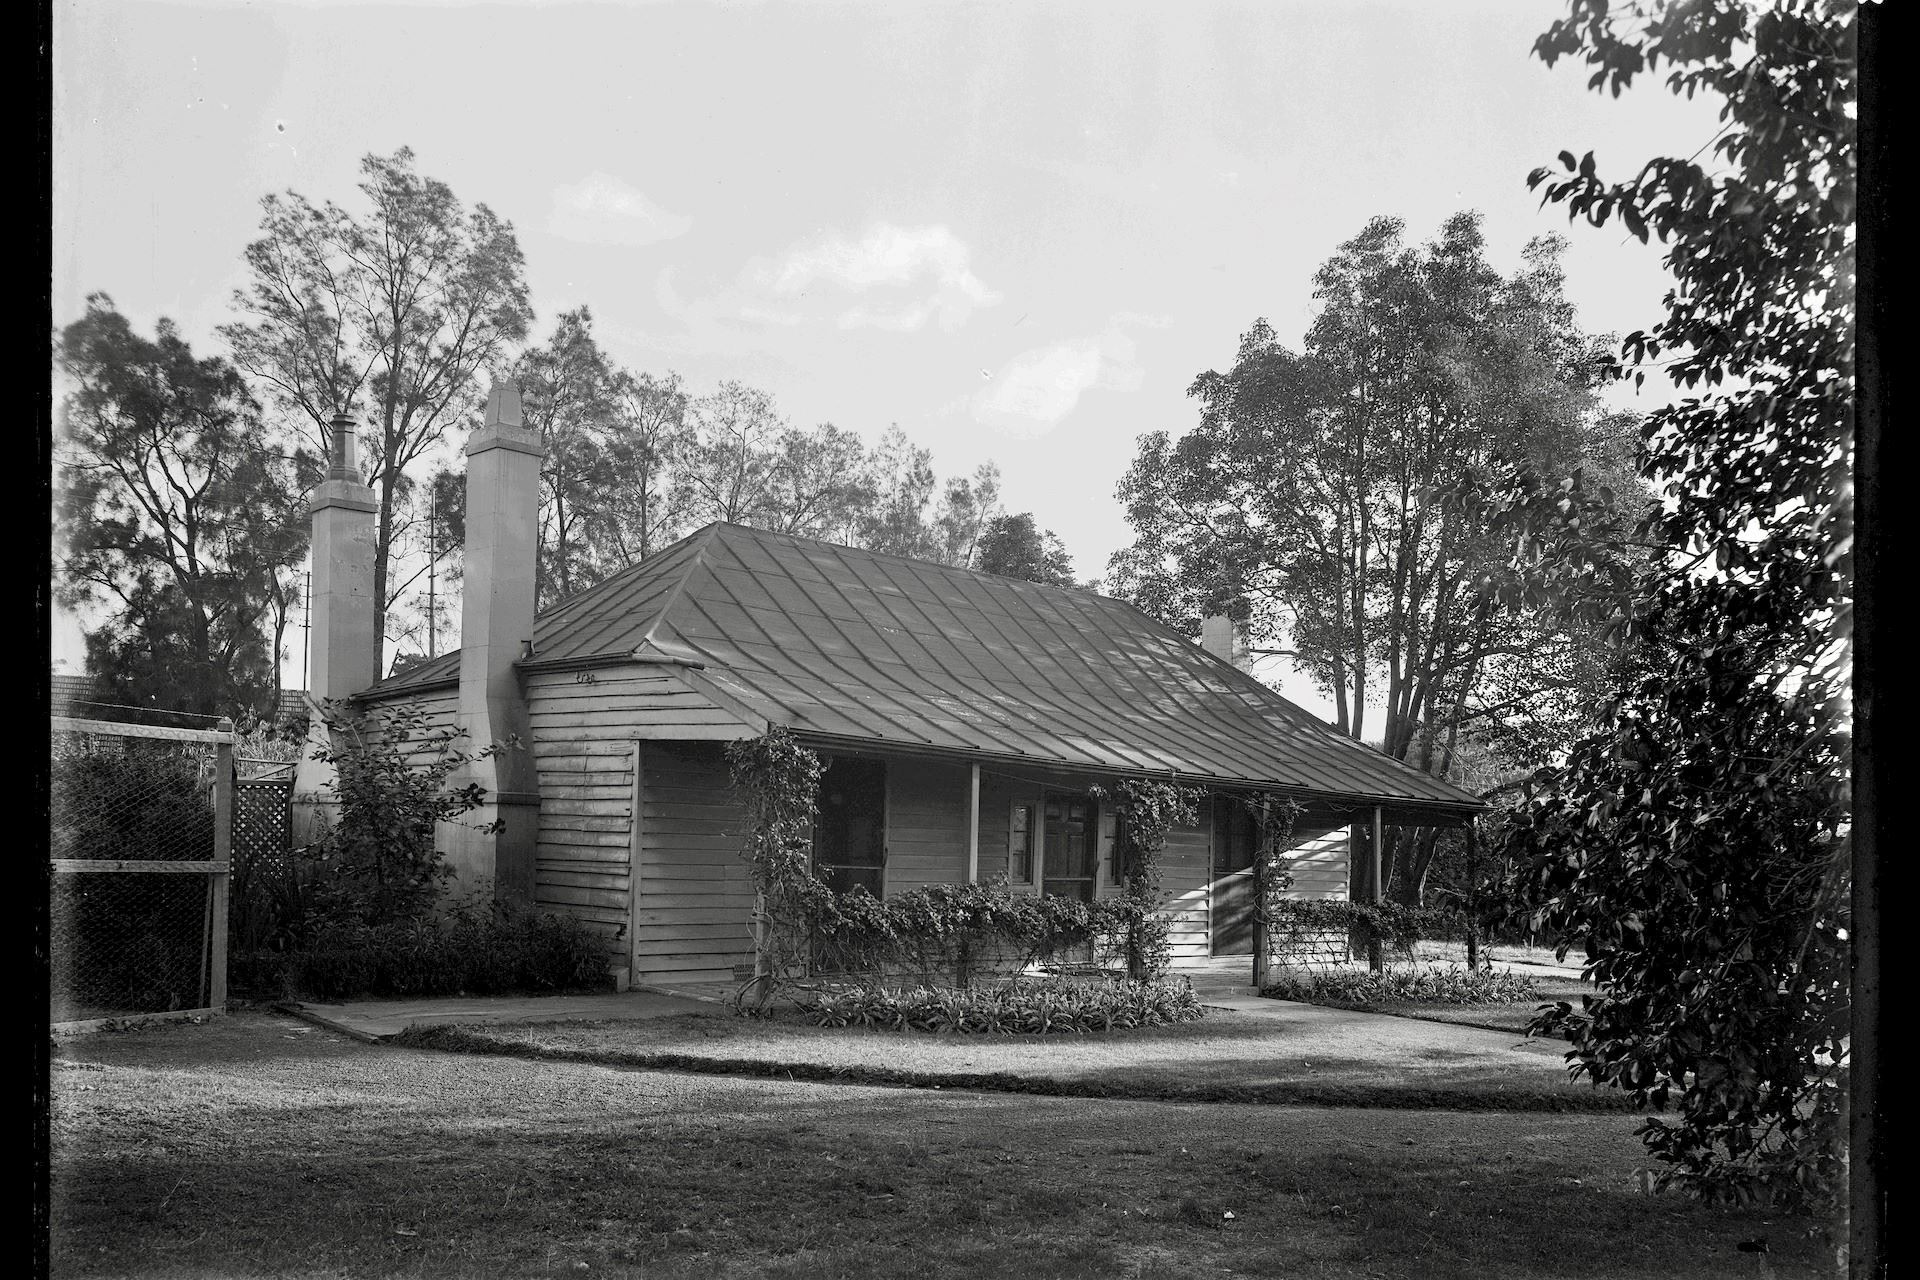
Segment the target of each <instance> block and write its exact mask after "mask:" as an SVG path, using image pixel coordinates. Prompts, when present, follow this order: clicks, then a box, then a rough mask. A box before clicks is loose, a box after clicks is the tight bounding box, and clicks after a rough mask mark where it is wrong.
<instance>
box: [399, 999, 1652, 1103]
mask: <svg viewBox="0 0 1920 1280" xmlns="http://www.w3.org/2000/svg"><path fill="white" fill-rule="evenodd" d="M1274 1015H1275V1016H1267V1015H1264V1014H1249V1013H1238V1012H1213V1013H1210V1014H1208V1016H1207V1017H1205V1018H1204V1019H1202V1020H1201V1021H1199V1022H1193V1023H1183V1024H1180V1025H1176V1026H1167V1027H1155V1028H1150V1029H1140V1030H1132V1031H1124V1032H1111V1033H1104V1034H1099V1035H1046V1036H1033V1035H953V1034H931V1033H924V1032H919V1033H906V1032H899V1031H880V1030H869V1029H864V1028H854V1027H848V1028H836V1029H829V1028H824V1027H817V1026H814V1025H812V1024H811V1023H808V1022H806V1021H805V1020H803V1019H802V1018H800V1017H799V1016H798V1015H795V1014H787V1015H783V1016H779V1017H773V1018H765V1019H755V1018H740V1017H733V1016H730V1015H727V1014H724V1013H719V1012H716V1013H715V1014H713V1015H711V1016H702V1015H692V1016H677V1017H658V1018H641V1019H631V1020H625V1019H615V1020H606V1021H599V1022H577V1021H568V1022H557V1021H556V1022H551V1023H535V1024H530V1025H500V1026H466V1027H436V1028H432V1029H428V1030H417V1031H409V1032H408V1033H407V1034H406V1036H405V1037H404V1039H405V1040H406V1042H407V1043H410V1044H412V1045H415V1046H416V1047H422V1048H438V1049H450V1050H460V1051H464V1052H470V1053H483V1054H500V1055H510V1056H531V1057H543V1058H549V1059H555V1060H569V1061H578V1062H594V1063H602V1064H606V1065H614V1066H627V1067H638V1068H666V1069H671V1070H679V1071H701V1072H715V1073H723V1074H735V1075H762V1076H765V1075H771V1076H774V1077H776V1078H787V1079H796V1080H809V1079H811V1080H838V1081H854V1082H859V1083H866V1084H907V1085H918V1086H934V1085H938V1086H941V1087H945V1088H973V1089H991V1090H1000V1091H1011V1092H1026V1093H1047V1094H1065V1095H1071V1096H1081V1097H1101V1098H1134V1099H1141V1100H1147V1101H1163V1100H1164V1101H1188V1102H1201V1101H1205V1102H1263V1103H1288V1104H1332V1105H1365V1106H1374V1107H1436V1106H1438V1107H1450V1108H1457V1109H1483V1110H1485V1109H1496V1110H1514V1111H1520V1110H1530V1111H1531V1110H1549V1111H1565V1110H1608V1111H1620V1110H1623V1109H1624V1108H1625V1106H1626V1104H1625V1101H1624V1100H1623V1099H1622V1098H1621V1097H1620V1095H1619V1094H1617V1093H1615V1092H1612V1091H1606V1090H1596V1089H1595V1088H1593V1086H1592V1085H1590V1084H1587V1083H1584V1082H1581V1083H1575V1082H1573V1081H1570V1080H1569V1079H1568V1078H1567V1073H1566V1068H1565V1063H1564V1059H1563V1054H1562V1050H1563V1049H1564V1046H1562V1045H1557V1044H1554V1043H1550V1042H1547V1041H1541V1040H1535V1041H1526V1040H1524V1039H1522V1038H1520V1037H1517V1036H1502V1035H1492V1034H1489V1033H1487V1032H1485V1031H1483V1030H1467V1029H1464V1028H1462V1029H1451V1028H1449V1029H1441V1028H1435V1027H1428V1026H1418V1025H1413V1024H1408V1023H1405V1022H1400V1021H1397V1020H1393V1019H1387V1018H1376V1017H1365V1016H1357V1015H1354V1014H1350V1013H1342V1012H1340V1011H1337V1010H1331V1009H1321V1008H1315V1007H1312V1006H1306V1005H1295V1006H1291V1007H1290V1008H1288V1009H1287V1010H1285V1011H1284V1013H1283V1012H1282V1011H1281V1010H1279V1009H1276V1010H1275V1011H1274Z"/></svg>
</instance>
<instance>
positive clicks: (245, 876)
mask: <svg viewBox="0 0 1920 1280" xmlns="http://www.w3.org/2000/svg"><path fill="white" fill-rule="evenodd" d="M284 774H285V776H269V777H255V778H245V779H241V780H239V781H236V782H235V783H234V786H233V901H232V915H231V917H230V919H231V933H232V937H233V945H234V947H235V948H236V949H240V950H246V951H255V950H259V949H261V948H263V947H268V946H271V945H273V943H274V942H275V941H276V935H277V934H278V933H279V932H280V930H281V928H282V927H283V925H284V923H285V922H286V921H287V920H289V919H292V918H294V917H295V916H296V914H297V912H296V911H295V907H296V905H297V903H298V900H299V897H300V893H301V888H302V884H303V880H302V877H301V874H300V868H299V866H298V864H297V861H296V859H295V856H294V852H293V776H292V769H291V768H290V767H289V768H288V769H286V770H285V771H284Z"/></svg>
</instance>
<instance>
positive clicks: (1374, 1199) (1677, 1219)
mask: <svg viewBox="0 0 1920 1280" xmlns="http://www.w3.org/2000/svg"><path fill="white" fill-rule="evenodd" d="M53 1086H54V1092H53V1110H52V1124H53V1136H54V1152H53V1157H54V1158H53V1167H52V1175H53V1203H52V1210H53V1226H54V1236H53V1273H54V1274H55V1275H59V1276H81V1275H88V1276H91V1275H101V1276H129V1275H139V1276H159V1277H185V1276H207V1275H249V1276H256V1275H257V1276H282V1275H289V1276H290V1275H299V1276H422V1277H451V1276H472V1275H512V1276H521V1275H526V1276H533V1275H555V1274H559V1275H575V1276H578V1275H607V1276H616V1277H623V1278H625V1277H634V1278H636V1280H637V1278H639V1277H649V1278H654V1277H660V1278H666V1280H678V1278H681V1277H722V1278H726V1277H746V1276H767V1277H791V1278H794V1280H799V1278H800V1277H815V1276H827V1277H893V1276H903V1277H904V1276H911V1277H914V1278H915V1280H946V1278H948V1277H961V1276H975V1275H994V1276H997V1277H1005V1278H1006V1280H1025V1278H1032V1280H1039V1278H1041V1277H1063V1278H1065V1280H1075V1278H1079V1277H1086V1278H1089V1280H1091V1278H1092V1277H1107V1276H1134V1277H1141V1278H1142V1280H1147V1278H1152V1277H1168V1278H1171V1277H1183V1278H1184V1277H1194V1276H1225V1275H1248V1274H1253V1275H1276V1276H1279V1275H1284V1276H1289V1277H1304V1278H1307V1280H1313V1278H1326V1280H1332V1278H1335V1277H1340V1278H1347V1277H1352V1278H1355V1280H1358V1278H1361V1277H1378V1276H1386V1277H1403V1276H1423V1277H1435V1278H1437V1280H1446V1278H1448V1277H1463V1278H1464V1277H1474V1278H1475V1280H1480V1278H1482V1277H1486V1276H1498V1277H1502V1278H1511V1280H1526V1278H1529V1277H1555V1278H1558V1277H1565V1276H1571V1275H1580V1276H1592V1277H1617V1278H1621V1280H1626V1278H1629V1277H1634V1278H1637V1277H1647V1278H1649V1280H1651V1278H1652V1277H1670V1276H1700V1277H1721V1276H1725V1277H1744V1276H1752V1275H1755V1274H1758V1269H1757V1267H1756V1265H1755V1264H1756V1259H1755V1258H1754V1257H1753V1256H1751V1255H1750V1254H1746V1253H1742V1252H1740V1251H1739V1249H1738V1245H1739V1243H1740V1242H1742V1241H1751V1240H1756V1239H1760V1238H1764V1239H1765V1240H1766V1241H1767V1243H1768V1246H1769V1249H1770V1251H1771V1252H1770V1254H1769V1260H1770V1261H1771V1263H1772V1266H1773V1270H1774V1273H1775V1274H1777V1275H1780V1276H1794V1277H1801V1276H1807V1277H1810V1276H1815V1275H1825V1274H1828V1273H1829V1272H1830V1270H1831V1267H1830V1266H1829V1265H1828V1258H1829V1257H1830V1254H1829V1253H1828V1251H1827V1250H1826V1249H1825V1247H1824V1246H1823V1245H1822V1243H1821V1242H1820V1241H1819V1240H1818V1239H1816V1238H1814V1237H1812V1236H1809V1235H1808V1231H1809V1228H1810V1226H1813V1225H1815V1224H1809V1223H1807V1222H1804V1221H1795V1220H1791V1219H1779V1218H1768V1217H1765V1216H1763V1215H1759V1214H1755V1213H1728V1212H1720V1211H1710V1210H1706V1209H1703V1208H1701V1207H1699V1206H1696V1205H1693V1204H1691V1203H1689V1202H1686V1201H1683V1200H1680V1199H1677V1198H1674V1197H1668V1196H1660V1197H1648V1196H1645V1195H1643V1194H1641V1193H1639V1192H1638V1191H1636V1190H1635V1187H1634V1172H1635V1169H1636V1168H1637V1167H1638V1166H1639V1164H1640V1163H1641V1153H1640V1147H1639V1144H1638V1143H1637V1141H1636V1140H1635V1139H1634V1138H1633V1137H1632V1128H1633V1124H1634V1122H1633V1120H1632V1118H1631V1117H1627V1116H1622V1115H1586V1114H1541V1113H1536V1114H1517V1115H1516V1114H1505V1113H1476V1114H1462V1113H1457V1112H1419V1111H1410V1110H1397V1111H1356V1110H1343V1109H1336V1108H1313V1107H1275V1106H1234V1105H1207V1106H1198V1105H1192V1104H1170V1103H1150V1102H1115V1101H1107V1100H1094V1099H1080V1098H1044V1097H1033V1096H1021V1095H1015V1094H981V1093H966V1092H954V1091H941V1092H932V1091H927V1090H916V1089H886V1088H876V1087H870V1086H863V1085H820V1084H806V1083H793V1082H787V1081H781V1080H767V1079H738V1078H730V1077H724V1076H714V1075H682V1074H673V1073H663V1072H650V1071H637V1070H630V1069H619V1068H612V1067H607V1066H600V1065H592V1064H584V1063H570V1062H545V1061H534V1060H527V1059H517V1058H500V1057H479V1056H473V1055H463V1054H447V1053H439V1052H431V1051H423V1050H419V1049H409V1048H404V1047H393V1046H381V1045H366V1044H361V1043H358V1042H355V1041H351V1040H348V1039H346V1038H344V1037H340V1036H335V1035H332V1034H330V1033H328V1032H325V1031H320V1030H315V1029H313V1028H310V1027H308V1026H307V1025H306V1024H303V1023H299V1022H295V1021H292V1020H291V1019H283V1018H277V1017H272V1016H263V1015H236V1016H234V1017H232V1018H229V1019H224V1020H219V1021H217V1022H215V1023H213V1024H209V1025H206V1026H191V1025H174V1026H167V1027H158V1028H153V1029H147V1030H138V1031H132V1032H126V1033H120V1034H112V1035H97V1036H93V1037H88V1038H86V1039H83V1040H76V1041H71V1042H65V1043H63V1045H62V1046H61V1049H60V1052H59V1054H58V1056H57V1057H56V1059H55V1062H54V1065H53ZM1229 1215H1231V1216H1229Z"/></svg>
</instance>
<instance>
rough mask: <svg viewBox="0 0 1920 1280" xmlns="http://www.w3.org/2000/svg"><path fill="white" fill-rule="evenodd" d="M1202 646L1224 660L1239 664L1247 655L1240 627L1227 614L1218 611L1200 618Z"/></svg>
mask: <svg viewBox="0 0 1920 1280" xmlns="http://www.w3.org/2000/svg"><path fill="white" fill-rule="evenodd" d="M1200 647H1201V648H1202V649H1205V650H1206V651H1207V652H1208V653H1210V654H1212V655H1213V656H1214V657H1216V658H1219V659H1220V660H1221V661H1223V662H1231V663H1233V664H1234V665H1235V666H1239V665H1240V662H1241V659H1242V658H1244V657H1245V656H1246V646H1245V645H1244V644H1242V643H1241V640H1240V628H1239V626H1238V625H1236V624H1235V623H1234V621H1233V620H1232V619H1231V618H1229V617H1227V616H1226V615H1225V614H1221V613H1216V614H1213V615H1211V616H1210V617H1205V618H1202V619H1200Z"/></svg>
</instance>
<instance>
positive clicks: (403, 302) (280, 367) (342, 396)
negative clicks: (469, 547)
mask: <svg viewBox="0 0 1920 1280" xmlns="http://www.w3.org/2000/svg"><path fill="white" fill-rule="evenodd" d="M360 172H361V175H362V180H361V182H360V184H359V189H360V192H361V194H362V195H363V196H364V197H365V199H366V203H367V206H368V208H367V211H366V212H364V213H358V214H356V213H353V212H350V211H348V210H346V209H343V208H341V207H340V206H338V205H336V204H334V203H333V202H332V201H328V202H326V203H325V204H322V205H319V206H315V205H314V204H313V203H312V202H311V201H309V200H308V199H307V198H306V197H305V196H302V195H300V194H298V193H296V192H291V191H289V192H286V193H284V194H279V195H269V196H267V197H265V198H264V199H263V200H262V201H261V209H262V216H261V224H260V226H261V233H262V234H261V236H260V238H259V239H258V240H255V241H254V242H253V243H251V244H249V245H248V246H247V249H246V264H247V271H248V274H249V276H250V281H249V283H248V285H247V286H246V287H245V288H243V289H240V290H237V291H235V293H234V295H233V307H234V310H235V311H236V312H238V313H239V314H240V315H241V316H242V317H244V318H243V319H240V320H237V321H235V322H234V323H231V324H228V325H225V326H222V328H221V330H220V333H221V335H222V336H223V337H224V338H225V339H226V340H227V342H228V344H229V345H230V346H231V348H232V351H233V361H234V364H235V365H236V366H238V367H239V368H240V370H241V371H242V372H243V373H245V374H246V375H247V377H248V378H249V379H250V380H251V381H252V383H253V385H254V386H255V388H256V389H257V390H258V391H259V392H260V393H261V395H262V397H263V398H264V399H265V400H267V401H268V403H270V404H271V405H273V406H274V407H275V408H276V409H278V410H279V411H280V412H281V413H282V414H283V415H284V416H285V417H286V418H287V420H288V421H289V422H290V423H291V424H292V425H293V426H294V427H295V429H297V430H298V431H299V432H300V433H301V434H302V436H303V437H304V438H305V442H306V445H307V447H308V448H310V449H311V450H312V451H313V452H314V453H315V455H316V456H318V457H325V456H326V451H327V435H328V432H329V430H330V425H329V424H330V423H331V421H332V419H333V417H334V415H336V414H341V413H345V414H349V415H353V416H356V417H360V418H363V419H365V420H366V421H367V422H368V423H369V425H370V427H371V431H368V432H363V434H364V435H366V436H367V439H366V440H365V441H364V445H365V455H364V456H365V457H366V459H367V467H368V471H369V475H368V483H369V484H371V485H372V487H373V490H374V493H375V496H376V498H377V499H378V501H379V504H380V507H379V511H378V513H377V515H376V517H375V542H374V569H373V573H374V593H375V604H376V617H377V625H378V626H379V627H380V629H381V631H382V633H383V636H384V632H385V630H386V615H387V611H388V610H389V609H390V608H391V607H392V606H393V605H394V603H395V602H396V600H397V599H398V597H399V594H400V590H401V584H399V583H397V582H396V581H395V578H396V575H395V573H394V563H393V562H394V558H395V552H396V548H397V546H398V545H399V543H400V539H401V537H402V535H403V534H404V533H405V528H404V526H405V525H406V524H407V522H408V519H409V516H408V512H407V510H406V502H405V498H406V489H407V485H408V480H409V468H411V467H413V466H414V465H415V464H416V463H417V462H418V461H419V460H420V459H421V458H422V457H423V456H424V455H425V454H427V453H428V452H429V451H430V450H432V449H433V447H434V446H435V445H437V444H438V443H440V441H441V440H442V439H443V438H444V437H445V435H446V433H447V430H448V428H449V427H451V426H452V425H453V424H455V423H459V422H463V421H466V420H467V419H469V418H470V417H471V416H472V415H473V412H474V411H475V409H476V407H477V405H478V402H479V398H480V397H481V396H482V395H484V394H485V391H486V388H485V386H484V385H482V383H483V379H482V375H483V374H484V373H486V372H487V371H489V370H494V369H499V368H502V367H504V365H505V363H506V356H507V353H508V352H509V351H510V350H511V349H512V348H513V347H514V346H515V345H516V344H518V343H519V342H520V341H521V340H522V339H523V338H524V337H525V336H526V332H527V326H528V324H529V323H530V322H531V320H532V316H533V313H532V309H531V306H530V305H529V302H528V296H527V285H526V280H525V263H524V260H523V258H522V256H521V252H520V245H519V242H518V241H517V240H516V239H515V237H514V233H513V226H512V224H511V223H509V222H507V221H505V220H504V219H502V218H500V217H498V216H497V215H496V214H494V213H493V211H492V210H490V209H488V208H487V206H485V205H484V204H477V205H474V206H473V207H472V208H471V209H469V208H466V207H465V206H463V205H462V204H461V203H460V202H459V201H458V200H457V199H456V198H455V197H454V194H453V192H452V190H451V189H450V188H449V187H448V186H447V184H445V183H444V182H439V181H436V180H435V179H432V178H427V177H423V176H422V175H420V174H419V173H417V172H416V171H415V169H414V156H413V152H412V150H411V149H409V148H405V147H402V148H401V149H400V150H399V151H396V152H395V153H394V154H393V155H391V156H379V155H368V156H366V157H364V158H363V159H362V160H361V162H360Z"/></svg>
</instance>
